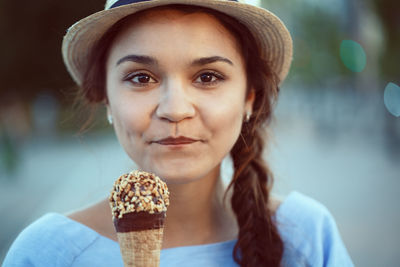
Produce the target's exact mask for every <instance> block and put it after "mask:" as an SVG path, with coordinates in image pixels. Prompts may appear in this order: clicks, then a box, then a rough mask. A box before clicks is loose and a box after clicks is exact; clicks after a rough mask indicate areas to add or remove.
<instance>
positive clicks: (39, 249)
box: [3, 213, 98, 266]
mask: <svg viewBox="0 0 400 267" xmlns="http://www.w3.org/2000/svg"><path fill="white" fill-rule="evenodd" d="M97 238H98V235H96V233H95V232H92V231H85V230H84V229H83V228H82V226H81V225H79V224H77V223H74V222H73V221H72V220H70V219H68V218H67V217H65V216H63V215H61V214H57V213H49V214H46V215H45V216H43V217H41V218H40V219H38V220H37V221H35V222H34V223H32V224H31V225H29V226H28V227H27V228H26V229H24V230H23V231H22V232H21V233H20V234H19V236H18V237H17V239H16V240H15V241H14V243H13V244H12V246H11V248H10V250H9V251H8V254H7V256H6V258H5V261H4V265H3V266H71V265H72V263H73V261H74V260H75V259H76V257H77V256H79V255H80V254H81V253H82V251H84V250H85V249H86V248H87V247H88V246H90V245H91V244H92V243H93V242H94V241H95V240H96V239H97Z"/></svg>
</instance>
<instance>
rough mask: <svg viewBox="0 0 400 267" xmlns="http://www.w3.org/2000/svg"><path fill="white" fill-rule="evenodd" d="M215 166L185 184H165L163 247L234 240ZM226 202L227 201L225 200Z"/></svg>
mask: <svg viewBox="0 0 400 267" xmlns="http://www.w3.org/2000/svg"><path fill="white" fill-rule="evenodd" d="M219 174H220V169H219V166H218V167H216V168H215V169H214V170H213V171H212V172H211V173H209V174H208V175H207V176H206V177H203V178H201V179H198V180H196V181H193V182H190V183H187V184H169V185H168V189H169V191H170V203H171V205H170V206H169V207H168V212H167V218H166V221H165V228H164V240H163V247H164V248H168V247H175V246H185V245H199V244H206V243H215V242H221V241H226V240H230V239H233V238H235V236H236V233H237V230H236V224H235V219H234V217H233V216H232V212H231V211H230V205H224V203H223V194H224V186H223V184H222V181H221V179H220V176H219ZM227 199H229V198H227Z"/></svg>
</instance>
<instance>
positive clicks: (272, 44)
mask: <svg viewBox="0 0 400 267" xmlns="http://www.w3.org/2000/svg"><path fill="white" fill-rule="evenodd" d="M171 4H185V5H194V6H201V7H207V8H210V9H214V10H217V11H219V12H222V13H225V14H227V15H229V16H231V17H233V18H235V19H237V20H238V21H240V22H241V23H242V24H244V25H245V26H246V27H247V28H248V29H249V30H250V32H251V33H252V34H253V35H254V37H255V38H256V40H258V41H259V44H260V46H261V50H262V55H261V56H262V57H263V58H264V59H266V60H267V61H268V62H270V66H271V68H272V70H273V71H275V73H276V74H277V75H278V77H279V78H280V80H281V81H283V80H284V79H285V77H286V75H287V73H288V71H289V67H290V63H291V61H292V39H291V36H290V33H289V31H288V30H287V29H286V27H285V25H284V24H283V23H282V21H281V20H280V19H279V18H278V17H276V16H275V15H274V14H272V13H271V12H270V11H267V10H265V9H262V8H259V7H256V6H252V5H249V4H245V3H239V2H237V1H235V0H107V2H106V5H105V10H103V11H100V12H97V13H94V14H92V15H90V16H88V17H86V18H84V19H82V20H80V21H78V22H77V23H75V24H74V25H72V26H71V27H70V28H69V29H68V32H67V34H66V35H65V36H64V40H63V44H62V54H63V59H64V63H65V65H66V66H67V69H68V71H69V73H70V74H71V76H72V78H73V79H74V81H75V82H76V83H77V84H78V85H82V82H83V75H84V74H85V72H86V69H87V67H88V62H89V55H90V51H91V50H92V49H93V47H94V45H95V44H96V42H97V41H98V40H99V39H100V38H101V37H102V36H103V34H104V33H105V32H106V31H107V30H108V29H109V28H110V27H111V26H112V25H113V24H115V23H116V22H117V21H119V20H120V19H122V18H124V17H126V16H128V15H130V14H133V13H136V12H138V11H141V10H145V9H149V8H153V7H159V6H165V5H171Z"/></svg>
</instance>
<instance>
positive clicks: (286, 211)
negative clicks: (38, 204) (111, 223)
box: [3, 192, 353, 267]
mask: <svg viewBox="0 0 400 267" xmlns="http://www.w3.org/2000/svg"><path fill="white" fill-rule="evenodd" d="M276 219H277V221H278V229H279V232H280V234H281V237H282V239H283V241H284V245H285V250H284V255H283V259H282V266H340V267H346V266H353V263H352V261H351V259H350V257H349V255H348V253H347V250H346V248H345V246H344V244H343V242H342V240H341V238H340V235H339V232H338V229H337V226H336V224H335V221H334V219H333V217H332V215H331V214H330V213H329V211H328V210H327V209H326V208H325V207H324V206H323V205H321V204H320V203H318V202H317V201H315V200H313V199H311V198H309V197H307V196H305V195H302V194H300V193H297V192H292V193H291V194H289V195H288V197H287V198H286V199H285V201H284V202H283V203H282V204H281V205H280V206H279V208H278V210H277V212H276ZM235 242H236V240H232V241H227V242H221V243H215V244H206V245H197V246H186V247H176V248H168V249H163V250H162V251H161V258H160V266H161V267H163V266H188V265H190V266H191V267H197V266H201V267H204V266H208V267H213V266H237V264H236V263H235V262H234V260H233V258H232V251H233V247H234V245H235ZM11 266H24V267H29V266H59V267H61V266H99V267H101V266H107V267H109V266H117V267H118V266H121V267H122V266H123V262H122V258H121V253H120V250H119V245H118V243H117V242H115V241H113V240H111V239H109V238H107V237H104V236H102V235H99V234H98V233H97V232H95V231H94V230H92V229H91V228H88V227H86V226H85V225H82V224H80V223H78V222H75V221H73V220H71V219H69V218H67V217H65V216H64V215H61V214H57V213H50V214H47V215H45V216H43V217H42V218H40V219H39V220H37V221H36V222H34V223H33V224H31V225H30V226H28V227H27V228H26V229H25V230H24V231H22V232H21V233H20V235H19V236H18V237H17V239H16V240H15V241H14V243H13V244H12V246H11V248H10V250H9V251H8V254H7V256H6V258H5V261H4V263H3V267H11Z"/></svg>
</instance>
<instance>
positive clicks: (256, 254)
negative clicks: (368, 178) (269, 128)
mask: <svg viewBox="0 0 400 267" xmlns="http://www.w3.org/2000/svg"><path fill="white" fill-rule="evenodd" d="M171 7H174V8H177V9H179V10H182V11H183V12H185V13H193V12H199V11H203V12H206V13H208V14H211V15H213V16H215V17H216V18H217V19H218V20H219V21H220V22H221V23H222V25H223V26H225V27H226V28H227V30H229V31H230V32H231V33H232V34H233V35H234V37H235V38H236V40H237V42H238V44H239V45H240V48H241V52H242V56H243V58H244V60H245V64H246V74H247V91H248V92H249V91H250V89H254V91H255V101H254V104H253V115H252V116H251V118H250V120H249V121H248V122H243V125H242V130H241V133H240V136H239V138H238V140H237V141H236V143H235V145H234V146H233V148H232V150H231V157H232V160H233V166H234V175H233V179H232V181H231V183H230V184H229V187H228V189H227V191H228V190H229V189H231V188H233V195H232V198H231V204H232V208H233V211H234V212H235V215H236V218H237V222H238V226H239V236H238V241H237V243H236V245H235V248H234V252H233V258H234V260H235V261H236V262H237V263H238V264H240V265H241V266H254V267H255V266H279V265H280V262H281V259H282V255H283V249H284V246H283V241H282V239H281V237H280V235H279V232H278V228H277V225H276V222H275V220H274V216H273V214H272V211H271V210H270V209H269V208H268V204H269V195H270V194H269V192H270V189H271V186H272V179H273V178H272V174H271V171H270V170H269V169H268V167H267V165H266V163H265V162H264V160H263V158H262V152H263V149H264V139H265V136H264V131H265V126H266V125H267V124H269V122H270V121H271V118H272V109H273V105H274V103H275V100H276V98H277V96H278V92H279V88H278V83H279V80H278V78H277V75H276V74H275V73H273V72H272V71H271V69H270V67H269V64H268V62H266V61H265V60H264V59H263V58H261V56H260V55H261V52H260V48H259V45H258V43H257V41H256V39H255V38H254V37H253V35H252V34H251V33H250V32H249V30H248V29H247V28H246V27H245V26H244V25H243V24H241V23H240V22H238V21H237V20H235V19H233V18H231V17H229V16H227V15H225V14H223V13H220V12H218V11H214V10H210V9H207V8H201V7H193V6H185V5H173V6H167V7H162V8H171ZM162 8H157V9H162ZM144 12H146V11H144ZM137 15H138V14H134V15H130V16H128V17H126V18H124V19H122V20H120V21H119V22H118V23H116V24H114V26H113V27H112V28H111V29H110V30H109V31H108V32H107V33H106V34H105V35H104V36H103V37H102V39H101V40H100V41H99V42H98V43H97V46H96V47H95V49H93V52H92V54H91V59H90V62H89V66H90V67H89V68H88V70H87V72H86V73H85V75H84V81H83V86H82V87H83V88H82V89H83V91H82V93H83V96H84V97H85V98H86V99H87V100H88V101H89V102H91V103H99V102H102V101H104V100H105V99H106V88H105V75H106V69H105V62H106V59H107V56H108V54H107V53H108V50H109V48H110V46H111V44H112V42H113V40H114V39H115V37H116V35H117V34H118V32H119V31H120V30H121V28H122V27H123V25H124V24H125V23H126V22H127V21H128V20H129V19H130V18H131V17H132V16H137ZM225 196H226V194H225Z"/></svg>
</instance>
